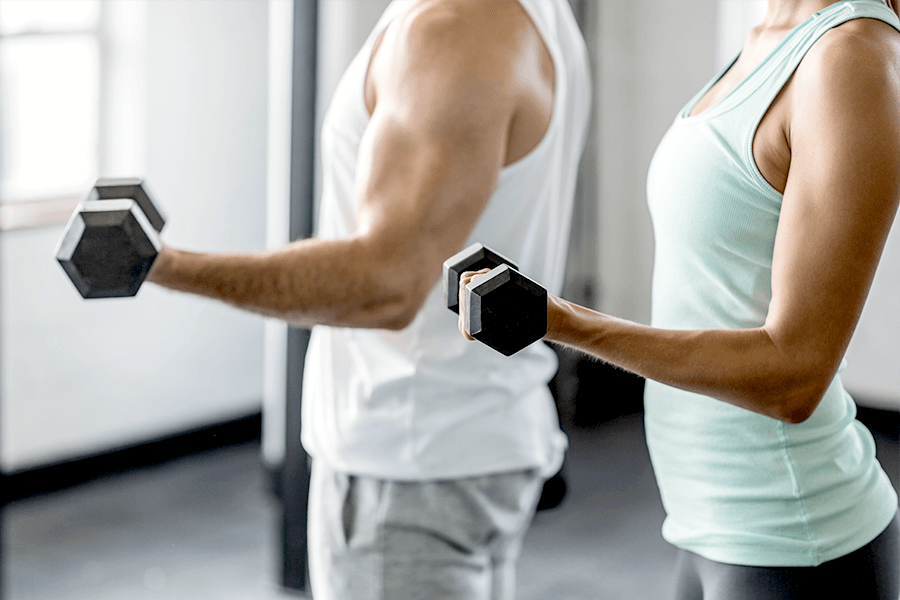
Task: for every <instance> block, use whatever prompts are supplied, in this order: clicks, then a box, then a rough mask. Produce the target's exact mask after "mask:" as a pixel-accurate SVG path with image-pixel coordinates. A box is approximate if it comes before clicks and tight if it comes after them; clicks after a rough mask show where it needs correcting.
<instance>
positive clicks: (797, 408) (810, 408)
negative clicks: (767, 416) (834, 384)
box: [773, 374, 833, 425]
mask: <svg viewBox="0 0 900 600" xmlns="http://www.w3.org/2000/svg"><path fill="white" fill-rule="evenodd" d="M832 379H833V375H832V376H831V377H826V376H825V375H824V374H823V375H806V376H805V377H803V378H802V380H801V381H794V382H793V383H788V384H786V385H785V386H784V387H783V388H782V390H781V392H780V393H776V395H775V397H776V398H778V399H779V400H778V402H777V404H776V405H775V406H774V407H773V408H774V409H775V414H774V415H773V416H774V417H775V418H777V419H778V420H780V421H784V422H785V423H790V424H792V425H797V424H800V423H803V422H804V421H806V420H807V419H809V418H810V417H811V416H812V415H813V413H814V412H816V408H818V406H819V403H821V402H822V398H823V397H824V396H825V392H826V391H827V390H828V387H829V386H830V385H831V380H832Z"/></svg>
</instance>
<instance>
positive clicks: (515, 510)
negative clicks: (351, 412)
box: [309, 461, 544, 600]
mask: <svg viewBox="0 0 900 600" xmlns="http://www.w3.org/2000/svg"><path fill="white" fill-rule="evenodd" d="M543 482H544V480H543V478H542V477H540V475H539V474H538V473H537V471H534V470H531V471H521V472H514V473H504V474H499V475H488V476H484V477H473V478H467V479H456V480H446V481H428V482H406V481H388V480H380V479H371V478H366V477H357V476H352V475H346V474H343V473H336V472H333V471H331V470H329V469H328V468H327V467H325V466H324V465H322V464H321V463H319V462H317V461H315V462H314V463H313V468H312V481H311V483H310V504H309V564H310V579H311V585H312V593H313V598H314V599H315V600H357V599H359V600H362V599H365V600H413V599H417V598H422V599H428V600H443V599H447V600H450V599H453V600H463V599H465V600H475V599H477V600H512V599H513V598H514V597H515V569H516V559H517V558H518V555H519V551H520V549H521V547H522V541H523V539H524V537H525V532H526V530H527V528H528V526H529V524H530V523H531V520H532V517H533V516H534V511H535V506H536V505H537V502H538V499H539V497H540V493H541V488H542V486H543Z"/></svg>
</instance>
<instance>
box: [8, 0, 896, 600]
mask: <svg viewBox="0 0 900 600" xmlns="http://www.w3.org/2000/svg"><path fill="white" fill-rule="evenodd" d="M570 3H571V5H572V7H573V12H574V13H575V14H576V17H577V18H578V20H579V23H580V25H581V26H582V29H583V32H584V35H585V38H586V40H587V42H588V46H589V49H590V52H591V60H592V63H593V65H592V66H593V71H594V87H595V98H594V120H593V125H592V134H591V137H590V140H589V145H588V148H587V151H586V153H585V157H584V159H583V161H582V166H581V180H580V185H579V191H578V194H579V197H578V206H577V209H576V215H575V218H574V220H573V233H572V240H571V248H570V256H569V266H568V271H567V278H566V296H567V297H568V298H570V299H573V300H575V301H579V302H581V303H583V304H586V305H589V306H592V307H594V308H597V309H598V310H601V311H604V312H607V313H610V314H613V315H616V316H619V317H623V318H627V319H631V320H635V321H639V322H648V321H649V316H650V315H649V306H650V303H649V290H650V276H651V270H652V261H653V236H652V232H651V228H650V221H649V215H648V213H647V208H646V205H645V197H644V179H645V176H646V171H647V167H648V165H649V161H650V158H651V156H652V153H653V151H654V149H655V147H656V144H657V143H658V141H659V139H660V138H661V136H662V134H663V133H664V132H665V130H666V129H667V128H668V126H669V124H670V122H671V120H672V119H673V118H674V116H675V113H676V112H677V111H678V110H679V109H680V108H681V107H682V106H683V105H684V103H685V102H687V100H688V99H689V98H690V97H692V96H693V95H694V93H695V92H696V91H697V90H698V89H699V88H700V86H702V85H703V84H704V83H706V81H708V80H709V79H710V78H711V77H712V76H713V75H714V74H715V72H716V71H717V70H718V69H719V68H721V67H722V66H724V65H725V64H727V63H728V62H729V61H730V60H731V59H732V58H733V57H734V56H735V54H736V53H737V52H738V50H739V49H740V47H741V44H742V43H743V39H744V36H745V35H746V33H747V31H748V30H749V29H750V28H751V27H752V26H754V25H755V24H757V23H758V22H759V21H760V19H761V17H762V15H763V12H764V8H765V0H677V1H675V0H572V1H571V2H570ZM387 4H388V2H387V1H385V0H319V1H318V2H314V1H313V0H227V1H225V0H152V1H150V0H59V1H54V0H0V471H2V474H0V485H2V492H0V493H2V496H3V498H2V500H3V501H4V502H5V507H4V509H3V513H4V515H3V531H2V538H0V540H2V545H0V561H2V563H0V564H2V571H0V598H3V600H9V599H13V600H20V599H25V598H29V599H32V598H33V599H43V598H48V599H49V598H54V599H58V598H94V599H97V598H110V599H112V598H129V599H132V598H168V599H178V598H195V599H196V598H219V599H228V598H280V597H287V596H297V595H299V596H301V597H302V596H303V590H302V586H297V585H294V584H291V583H290V581H288V580H286V579H285V573H284V572H283V569H284V568H285V567H284V566H283V563H284V561H283V555H284V554H285V553H286V552H287V551H288V550H287V547H288V546H290V545H291V543H292V540H290V539H286V537H287V538H289V537H290V534H288V533H285V531H287V529H286V528H285V527H284V522H285V519H286V515H287V514H288V513H289V512H291V511H295V509H296V507H293V506H285V503H284V502H283V500H284V498H285V495H284V493H283V491H284V490H283V473H282V471H283V469H284V467H285V461H286V460H291V459H290V457H289V454H290V447H291V444H295V441H293V435H292V434H293V433H295V429H292V427H295V424H292V423H291V417H290V415H291V412H290V411H291V406H292V405H296V404H297V402H299V397H297V394H296V389H297V388H296V385H295V384H292V383H291V382H292V381H294V379H295V378H296V375H297V366H296V364H295V363H296V360H294V358H295V355H294V354H289V352H290V339H291V335H292V332H291V331H289V330H288V328H287V327H286V326H284V325H283V324H280V323H277V322H273V321H268V320H265V319H262V318H259V317H255V316H251V315H247V314H243V313H240V312H238V311H236V310H233V309H231V308H228V307H226V306H224V305H220V304H216V303H213V302H208V301H204V300H199V299H195V298H191V297H187V296H179V295H177V294H173V293H168V292H165V291H162V290H160V289H158V288H155V287H154V286H145V287H144V288H143V289H141V291H140V293H139V295H138V296H137V297H136V298H133V299H127V300H103V301H91V302H85V301H83V300H82V299H81V297H80V296H79V295H78V293H77V292H76V290H75V289H74V287H73V286H72V285H71V283H70V281H69V280H68V279H67V277H66V276H65V274H64V272H63V271H62V269H61V268H60V267H59V265H58V264H57V262H56V260H55V258H54V248H55V246H56V243H57V241H58V239H59V237H60V236H61V234H62V230H63V227H64V226H65V223H66V222H67V220H68V218H69V216H70V214H71V212H72V210H73V208H74V207H75V205H76V204H77V202H78V200H79V199H80V197H81V196H82V195H83V194H84V193H85V192H86V191H87V190H88V189H89V188H90V187H91V185H92V183H93V182H94V180H95V179H97V178H98V177H104V176H109V177H128V176H141V177H145V178H146V180H147V182H148V186H149V188H150V191H151V193H152V194H153V195H154V197H155V200H156V201H157V202H158V203H159V204H160V205H162V207H163V209H164V210H165V212H166V213H167V217H168V224H167V225H166V229H165V230H164V238H165V239H166V240H167V241H169V242H170V243H171V244H173V245H175V246H179V247H183V248H187V249H193V250H198V251H253V250H260V249H264V248H266V247H277V246H279V245H282V244H283V243H286V242H287V241H288V240H289V239H290V238H291V237H293V236H294V235H295V233H292V229H291V227H290V221H291V219H292V217H291V211H292V210H293V209H294V208H292V207H295V206H296V195H297V194H296V189H292V187H291V186H292V181H293V182H294V184H296V177H295V175H294V169H295V168H296V165H297V164H300V163H302V164H307V165H309V169H310V173H312V176H311V178H310V181H309V185H308V186H307V187H308V188H309V189H307V190H306V191H305V192H304V194H301V195H305V197H307V198H308V199H310V200H311V202H312V206H310V209H311V210H312V211H314V209H315V206H314V200H315V198H316V196H317V193H316V187H315V186H316V184H317V182H316V177H315V172H316V169H317V160H316V152H315V139H316V137H315V136H316V133H317V130H318V124H319V123H320V120H321V115H322V113H323V112H324V110H325V108H326V107H327V104H328V101H329V99H330V97H331V94H332V92H333V90H334V87H335V86H336V84H337V80H338V78H339V77H340V75H341V73H342V71H343V69H344V67H345V66H346V65H347V64H348V63H349V61H350V59H351V58H352V57H353V55H354V54H355V53H356V51H357V50H358V48H359V47H360V46H361V44H362V43H363V41H364V40H365V38H366V36H367V35H368V33H369V31H370V29H371V27H372V26H373V25H374V23H375V21H376V20H377V18H378V17H379V16H380V14H381V12H382V11H383V9H384V8H385V6H386V5H387ZM300 14H302V15H306V16H305V17H304V19H307V21H303V20H302V19H298V15H300ZM309 15H312V17H309ZM301 29H302V30H303V31H305V32H306V33H305V34H304V35H306V36H307V39H308V40H311V43H310V44H307V46H304V47H300V45H298V44H297V43H296V39H297V38H296V35H295V34H296V33H297V32H298V31H300V30H301ZM310 35H311V36H312V37H309V36H310ZM304 53H305V54H304ZM301 54H302V55H301ZM310 61H311V62H310ZM303 64H313V65H314V69H311V70H310V72H309V73H307V80H308V81H310V82H311V83H310V84H307V86H304V88H303V89H298V84H297V82H298V81H300V79H298V73H297V71H298V69H297V65H303ZM301 75H302V73H301ZM309 85H312V89H310V88H309V87H308V86H309ZM304 94H305V96H306V97H308V98H312V99H313V100H314V102H313V103H312V110H310V111H307V112H306V113H302V112H298V111H297V99H298V97H300V96H301V95H304ZM301 119H305V121H304V122H302V123H301V122H299V120H301ZM298 127H300V129H302V130H304V131H309V132H310V136H309V140H310V143H309V144H306V145H305V146H304V145H298V144H297V138H296V134H297V133H296V132H297V131H298ZM292 194H293V196H292ZM292 197H293V200H292ZM292 202H294V203H293V204H292ZM897 229H898V227H897V226H895V227H894V231H893V232H892V235H891V238H890V239H889V241H888V246H887V249H886V251H885V255H884V258H883V260H882V264H881V266H880V268H879V271H878V274H877V276H876V280H875V283H874V286H873V288H872V292H871V296H870V298H869V301H868V303H867V305H866V309H865V312H864V314H863V317H862V321H861V323H860V326H859V329H858V331H857V333H856V335H855V337H854V339H853V342H852V344H851V347H850V350H849V352H848V356H847V361H848V364H849V366H848V368H847V370H846V372H845V373H844V382H845V384H846V385H847V387H848V388H849V389H850V391H851V393H852V394H853V395H854V397H855V398H856V399H857V402H858V404H859V405H860V407H861V411H860V416H861V419H863V420H864V421H865V422H866V423H867V424H868V425H869V426H870V428H871V429H872V430H873V432H874V433H875V434H876V439H877V441H878V443H879V453H880V456H881V458H882V462H883V463H884V465H885V468H886V470H887V471H888V473H889V474H890V475H891V477H892V479H893V480H894V482H895V484H896V482H897V471H898V456H897V451H896V446H897V440H896V438H897V423H898V421H897V411H898V410H900V312H898V311H897V308H896V307H897V306H898V300H900V239H898V238H900V234H898V232H897ZM289 356H290V357H294V358H289ZM560 358H561V367H560V373H559V375H558V376H557V379H556V380H555V381H554V384H553V387H554V391H555V393H556V397H557V401H558V405H559V409H560V416H561V419H562V422H563V425H564V427H565V428H566V429H567V431H568V432H569V434H570V437H571V439H572V448H571V450H570V454H569V457H568V460H567V467H566V470H567V478H568V481H569V496H568V498H567V499H566V502H565V503H564V504H563V505H562V506H561V507H559V508H557V509H554V510H552V511H548V512H546V513H541V514H539V515H538V518H537V519H536V522H535V525H534V527H533V529H532V532H531V533H530V534H529V538H528V540H527V542H526V547H525V550H524V555H523V559H522V565H521V566H520V571H521V575H520V594H519V596H520V597H521V598H535V599H536V598H546V597H550V594H552V595H553V596H554V597H565V598H582V597H583V598H639V597H659V593H661V592H663V591H665V590H666V589H667V584H668V579H667V576H668V572H669V569H670V567H671V559H672V556H673V554H672V551H671V549H670V548H668V547H667V546H666V545H665V543H664V542H662V540H661V537H660V536H659V525H660V524H661V522H662V509H661V507H660V506H659V499H658V495H657V492H656V489H655V485H654V484H653V481H652V472H651V471H650V468H649V463H648V461H647V457H646V449H645V447H644V445H643V439H642V426H641V422H640V412H641V390H642V385H643V384H642V381H641V380H640V379H639V378H636V377H631V376H629V375H625V374H623V373H621V372H617V371H613V370H610V369H608V368H605V367H604V366H603V365H599V364H597V363H594V362H590V361H584V360H581V359H580V357H579V356H577V355H575V354H571V353H566V352H563V353H561V357H560ZM292 378H294V379H292ZM289 398H290V401H289V400H288V399H289ZM294 542H296V540H294ZM298 587H299V588H300V589H296V588H298Z"/></svg>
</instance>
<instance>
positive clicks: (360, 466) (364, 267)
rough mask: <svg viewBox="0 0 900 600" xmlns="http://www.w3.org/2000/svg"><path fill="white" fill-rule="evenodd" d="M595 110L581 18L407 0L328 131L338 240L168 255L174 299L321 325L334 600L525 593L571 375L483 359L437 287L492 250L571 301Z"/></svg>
mask: <svg viewBox="0 0 900 600" xmlns="http://www.w3.org/2000/svg"><path fill="white" fill-rule="evenodd" d="M590 94H591V89H590V81H589V74H588V66H587V56H586V51H585V47H584V43H583V40H582V38H581V36H580V33H579V31H578V28H577V25H576V24H575V21H574V19H573V17H572V14H571V11H570V9H569V7H568V5H567V3H566V2H565V1H564V0H559V1H553V2H548V1H546V0H539V1H538V0H522V1H521V2H517V1H513V0H506V1H495V2H484V1H482V0H422V1H419V2H399V1H397V2H394V3H392V4H391V5H390V6H389V7H388V9H387V10H386V11H385V13H384V15H383V16H382V18H381V20H380V21H379V23H378V24H377V25H376V27H375V29H374V30H373V31H372V33H371V35H370V37H369V39H368V40H367V42H366V43H365V45H364V46H363V48H362V50H361V51H360V53H359V54H358V55H357V56H356V58H355V59H354V60H353V62H352V63H351V64H350V66H349V67H348V69H347V71H346V72H345V74H344V76H343V78H342V80H341V82H340V83H339V85H338V88H337V90H336V93H335V96H334V98H333V101H332V103H331V106H330V108H329V111H328V114H327V115H326V118H325V122H324V125H323V132H322V152H323V156H322V162H323V173H324V175H323V177H324V179H323V186H322V187H323V191H322V201H321V212H320V220H319V224H318V238H317V239H310V240H303V241H300V242H297V243H294V244H291V245H289V246H287V247H285V248H282V249H280V250H277V251H273V252H264V253H258V254H233V255H211V254H196V253H190V252H184V251H178V250H174V249H171V248H167V247H166V248H163V250H162V252H161V253H160V255H159V256H158V258H157V260H156V263H155V264H154V267H153V270H152V271H151V273H150V275H149V278H148V279H149V280H150V281H153V282H154V283H157V284H159V285H163V286H166V287H169V288H172V289H176V290H180V291H184V292H189V293H194V294H199V295H203V296H207V297H210V298H214V299H217V300H220V301H224V302H227V303H230V304H232V305H234V306H237V307H240V308H242V309H246V310H250V311H254V312H257V313H260V314H263V315H268V316H273V317H277V318H281V319H285V320H287V321H290V322H294V323H300V324H306V325H316V326H317V327H315V329H314V331H313V335H312V340H311V343H310V349H309V354H308V358H307V365H306V369H305V373H306V378H305V381H304V394H303V398H304V406H303V428H304V430H303V444H304V446H305V448H306V449H307V451H308V452H309V453H310V454H311V456H312V457H313V476H312V484H311V490H310V514H309V525H310V570H311V580H312V588H313V594H314V596H315V597H316V598H317V599H318V600H323V599H331V598H342V599H346V598H367V599H371V598H410V597H425V598H511V597H512V596H513V593H514V592H513V583H514V575H515V560H516V556H517V554H518V551H519V548H520V547H521V543H522V538H523V537H524V534H525V530H526V528H527V526H528V524H529V523H530V521H531V518H532V516H533V513H534V508H535V505H536V503H537V500H538V497H539V494H540V490H541V486H542V483H543V480H544V478H546V477H547V476H549V475H552V474H553V473H554V472H555V471H556V470H557V469H558V468H559V466H560V463H561V461H562V453H563V451H564V448H565V437H564V435H563V434H562V433H561V431H560V430H559V424H558V420H557V416H556V411H555V408H554V406H553V404H552V399H551V397H550V395H549V392H548V389H547V385H546V384H547V382H548V381H549V380H550V378H551V377H552V376H553V373H554V372H555V369H556V362H555V356H554V355H553V353H552V352H551V351H550V350H549V349H548V348H547V347H545V346H543V345H541V344H537V345H534V346H532V347H530V348H528V349H526V350H524V351H522V352H520V353H519V354H517V355H516V356H514V357H512V358H509V359H507V358H505V357H503V356H501V355H499V354H496V353H494V352H493V351H492V350H490V349H487V348H484V347H480V345H469V344H466V343H465V341H464V340H462V339H461V338H460V337H459V336H458V335H457V334H456V332H455V317H454V315H453V314H452V313H451V312H449V311H448V310H447V309H446V306H445V304H444V302H443V300H442V298H441V293H440V290H439V289H438V286H436V283H437V282H438V278H439V275H440V273H441V265H442V263H443V261H444V260H445V259H446V258H447V257H449V256H451V255H453V254H455V253H456V252H458V251H459V250H460V249H462V248H463V247H465V246H466V245H468V244H470V243H472V242H475V241H479V242H482V243H484V244H486V245H489V246H491V247H493V248H495V249H496V250H498V251H499V252H501V253H503V254H505V255H507V256H509V257H510V258H511V259H513V260H514V261H516V262H517V263H518V265H519V266H520V268H521V269H522V271H523V272H525V273H527V274H529V275H531V276H533V277H535V278H537V279H539V280H541V281H542V282H545V283H546V284H547V285H548V288H549V289H550V290H551V291H554V290H555V291H556V292H558V291H559V289H560V288H561V285H562V276H563V267H564V261H565V255H566V249H567V245H568V228H569V222H570V219H571V207H572V198H573V195H574V189H575V178H576V172H577V166H578V161H579V158H580V153H581V150H582V147H583V144H584V140H585V136H586V132H587V123H588V113H589V105H590Z"/></svg>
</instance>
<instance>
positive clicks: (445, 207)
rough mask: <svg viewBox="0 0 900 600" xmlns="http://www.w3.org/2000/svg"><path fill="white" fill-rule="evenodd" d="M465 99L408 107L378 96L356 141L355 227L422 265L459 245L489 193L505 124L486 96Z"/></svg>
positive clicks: (499, 158) (500, 159)
mask: <svg viewBox="0 0 900 600" xmlns="http://www.w3.org/2000/svg"><path fill="white" fill-rule="evenodd" d="M467 102H468V103H469V106H468V107H467V109H466V110H463V107H461V106H460V104H459V103H458V102H457V101H455V100H454V99H453V98H447V99H445V100H444V101H443V102H441V103H440V104H438V105H421V104H420V105H413V106H402V105H392V104H391V103H390V101H389V100H387V99H384V98H382V99H381V100H380V102H379V106H378V107H377V108H376V110H375V112H374V113H373V115H372V120H371V122H370V124H369V128H368V130H367V132H366V135H365V136H364V138H363V141H362V143H361V146H360V155H359V172H358V178H357V184H358V185H357V195H358V203H359V215H360V218H361V222H360V227H361V232H365V233H366V234H368V235H372V236H375V238H376V239H377V240H378V241H379V242H380V243H381V244H383V245H384V246H385V247H387V248H390V249H391V250H393V251H394V252H401V250H402V251H403V252H404V253H413V255H414V256H416V257H417V258H418V259H419V260H420V261H425V262H427V263H435V262H436V261H437V262H438V264H439V262H440V261H442V260H443V259H444V258H446V257H447V256H450V255H452V254H453V253H454V252H456V251H457V250H458V249H459V248H460V247H461V246H462V244H463V243H464V242H465V241H466V239H467V238H468V236H469V234H470V233H471V230H472V228H473V227H474V226H475V223H476V222H477V220H478V218H479V217H480V215H481V213H482V212H483V210H484V207H485V205H486V204H487V201H488V200H489V198H490V196H491V194H492V193H493V190H494V186H495V184H496V180H497V177H498V175H499V172H500V169H501V167H502V165H503V161H504V155H505V144H506V131H507V127H508V117H507V116H506V115H504V113H503V111H502V108H498V107H496V106H489V105H488V104H489V98H488V97H487V96H485V97H484V99H483V100H481V101H479V100H478V99H477V98H472V97H469V98H468V99H467ZM432 266H433V265H432ZM432 270H433V269H432Z"/></svg>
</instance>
